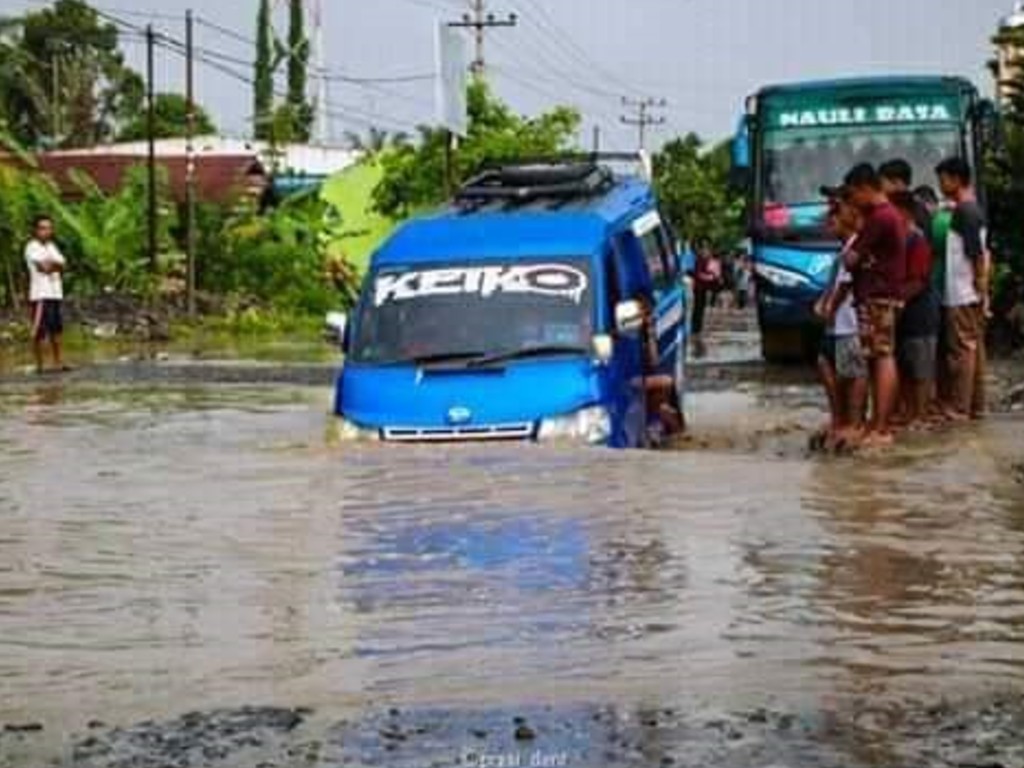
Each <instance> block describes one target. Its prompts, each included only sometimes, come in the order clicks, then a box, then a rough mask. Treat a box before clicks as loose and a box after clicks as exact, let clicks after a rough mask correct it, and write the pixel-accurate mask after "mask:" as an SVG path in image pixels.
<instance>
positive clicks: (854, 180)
mask: <svg viewBox="0 0 1024 768" xmlns="http://www.w3.org/2000/svg"><path fill="white" fill-rule="evenodd" d="M846 186H847V188H848V189H849V195H850V201H851V203H852V204H853V205H854V206H855V207H856V208H858V209H859V210H860V212H861V215H862V216H863V220H864V223H863V225H862V227H861V231H860V234H859V236H858V238H857V240H856V241H855V242H854V244H853V247H852V248H850V249H848V250H847V251H846V252H845V253H844V259H845V261H846V266H847V268H848V269H849V270H850V273H851V275H853V294H854V299H855V301H856V305H857V323H858V327H859V331H860V336H861V343H862V346H863V353H864V356H865V357H866V358H867V360H868V368H869V373H870V375H869V380H870V382H871V400H872V420H871V430H870V433H869V434H868V437H867V441H868V444H869V445H870V444H880V445H887V444H889V443H891V442H892V440H893V437H892V430H891V424H890V419H891V417H892V414H893V409H894V407H895V405H896V397H897V395H898V393H899V373H898V371H897V367H896V357H895V354H896V321H897V318H898V313H899V311H900V309H901V307H902V298H903V293H904V283H905V282H906V273H907V242H906V241H907V227H906V224H905V223H904V221H903V218H902V217H901V216H900V215H899V213H898V212H897V211H896V209H895V208H894V207H893V206H892V204H891V203H890V202H889V200H888V198H886V196H885V193H884V192H883V191H882V184H881V180H880V179H879V177H878V174H877V173H876V171H875V169H874V168H873V167H872V166H870V165H866V164H865V165H858V166H857V167H856V168H854V169H853V170H852V171H850V173H849V175H847V177H846Z"/></svg>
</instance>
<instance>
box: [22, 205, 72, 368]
mask: <svg viewBox="0 0 1024 768" xmlns="http://www.w3.org/2000/svg"><path fill="white" fill-rule="evenodd" d="M25 264H26V266H27V267H28V274H29V296H28V298H29V311H30V313H31V314H30V316H29V322H30V323H31V326H32V352H33V354H34V355H35V360H36V371H37V372H39V373H42V372H43V370H44V368H43V344H44V342H46V341H47V340H48V341H49V342H50V350H51V352H52V354H53V364H54V366H55V367H56V369H57V370H58V371H64V370H67V368H66V367H65V366H64V362H63V359H62V355H61V337H62V336H63V334H64V317H63V305H64V281H63V274H64V266H65V261H64V256H63V255H62V254H61V252H60V250H59V249H58V248H57V245H56V243H54V242H53V220H52V219H50V218H49V217H48V216H39V217H37V218H36V220H35V224H34V228H33V233H32V239H31V240H30V241H29V243H28V245H26V246H25Z"/></svg>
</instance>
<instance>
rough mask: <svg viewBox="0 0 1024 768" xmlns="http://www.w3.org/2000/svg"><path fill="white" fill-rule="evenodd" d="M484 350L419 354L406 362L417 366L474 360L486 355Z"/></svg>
mask: <svg viewBox="0 0 1024 768" xmlns="http://www.w3.org/2000/svg"><path fill="white" fill-rule="evenodd" d="M486 354H487V353H486V352H474V351H467V352H435V353H434V354H432V355H421V356H420V357H414V358H412V360H409V361H408V362H412V363H415V364H416V365H419V366H424V365H440V364H442V363H458V362H460V361H462V360H475V359H477V358H482V357H484V356H485V355H486Z"/></svg>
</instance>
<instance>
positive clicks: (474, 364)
mask: <svg viewBox="0 0 1024 768" xmlns="http://www.w3.org/2000/svg"><path fill="white" fill-rule="evenodd" d="M589 352H590V350H589V349H587V348H586V347H581V346H573V345H570V344H544V345H541V346H536V347H524V348H523V349H516V350H513V351H509V352H498V353H496V354H493V355H487V356H486V357H479V358H477V359H475V360H470V361H469V362H468V363H466V367H467V368H483V367H485V366H488V365H498V364H499V363H508V362H511V361H513V360H527V359H529V358H532V357H554V356H556V355H586V354H588V353H589Z"/></svg>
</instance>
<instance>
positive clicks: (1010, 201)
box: [987, 29, 1024, 276]
mask: <svg viewBox="0 0 1024 768" xmlns="http://www.w3.org/2000/svg"><path fill="white" fill-rule="evenodd" d="M995 42H996V44H997V45H1008V46H1011V47H1014V48H1016V49H1017V51H1019V52H1020V55H1021V56H1024V29H1006V30H1003V31H1001V32H1000V33H999V35H998V36H997V37H996V39H995ZM1006 87H1007V99H1006V101H1005V103H1004V104H1003V105H1002V115H1001V119H1002V134H1003V142H1002V144H1003V146H1002V147H1000V148H999V150H998V151H996V152H993V153H992V154H991V156H990V158H989V164H988V177H987V180H988V193H989V201H988V202H989V216H990V219H991V222H992V240H993V245H994V247H995V251H996V254H997V256H998V257H999V259H1000V260H1001V261H1002V262H1003V268H1004V269H1003V273H1004V274H1006V272H1007V270H1009V271H1012V272H1013V273H1015V274H1017V275H1021V276H1024V226H1022V225H1021V211H1024V69H1020V68H1018V69H1017V71H1016V73H1015V77H1014V79H1013V81H1012V82H1010V83H1008V84H1006Z"/></svg>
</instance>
